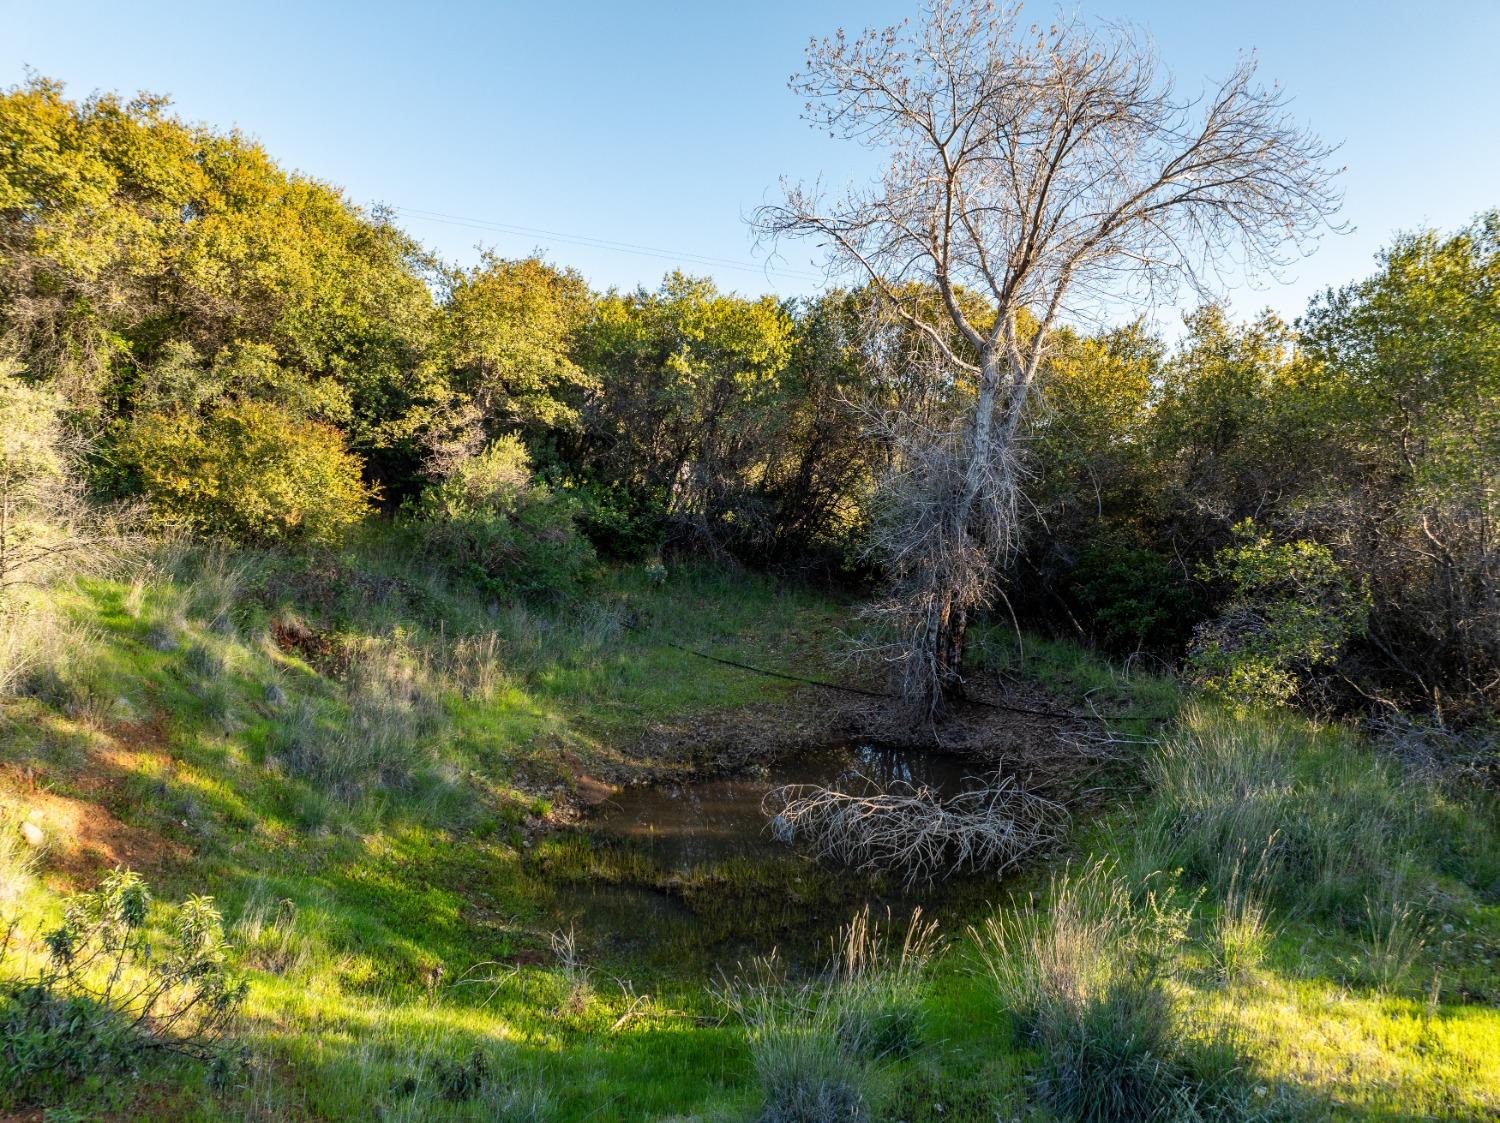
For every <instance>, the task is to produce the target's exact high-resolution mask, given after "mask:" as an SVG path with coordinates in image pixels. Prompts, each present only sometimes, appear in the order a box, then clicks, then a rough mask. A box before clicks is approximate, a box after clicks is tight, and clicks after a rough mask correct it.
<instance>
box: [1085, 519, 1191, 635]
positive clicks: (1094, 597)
mask: <svg viewBox="0 0 1500 1123" xmlns="http://www.w3.org/2000/svg"><path fill="white" fill-rule="evenodd" d="M1071 583H1072V594H1073V600H1074V602H1075V603H1076V604H1077V606H1078V611H1079V616H1080V620H1081V622H1082V623H1083V625H1084V626H1085V627H1086V628H1087V629H1088V631H1089V634H1090V635H1091V636H1093V637H1094V638H1095V639H1096V640H1097V641H1098V642H1099V643H1100V644H1101V645H1102V646H1103V647H1104V648H1105V649H1106V650H1108V651H1112V652H1115V653H1118V654H1125V655H1128V654H1130V653H1131V652H1133V651H1137V650H1146V651H1153V652H1168V653H1172V654H1175V653H1176V652H1177V651H1179V650H1181V648H1182V645H1183V642H1184V641H1185V640H1186V639H1187V636H1188V633H1189V631H1190V630H1191V622H1192V620H1193V619H1194V618H1195V617H1196V616H1197V615H1198V605H1197V603H1196V597H1195V596H1194V590H1193V589H1192V587H1191V586H1190V585H1189V584H1188V583H1187V582H1186V581H1184V580H1183V579H1182V573H1181V571H1180V569H1178V568H1175V567H1174V566H1173V565H1172V563H1171V562H1170V561H1168V560H1167V559H1166V558H1164V557H1162V556H1161V555H1160V554H1158V553H1156V552H1154V551H1152V550H1145V549H1141V548H1139V547H1133V546H1130V545H1128V544H1125V543H1121V542H1119V541H1118V540H1113V539H1105V540H1104V541H1101V542H1097V543H1095V544H1093V545H1091V546H1089V547H1088V548H1087V549H1086V550H1085V551H1084V552H1083V553H1082V555H1080V557H1079V559H1078V564H1077V566H1076V567H1075V568H1074V570H1073V573H1072V576H1071Z"/></svg>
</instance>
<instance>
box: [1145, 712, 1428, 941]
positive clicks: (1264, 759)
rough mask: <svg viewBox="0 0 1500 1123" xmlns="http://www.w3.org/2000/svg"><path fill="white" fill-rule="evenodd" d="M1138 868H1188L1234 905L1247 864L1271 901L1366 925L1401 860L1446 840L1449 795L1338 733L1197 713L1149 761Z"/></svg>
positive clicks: (1289, 721)
mask: <svg viewBox="0 0 1500 1123" xmlns="http://www.w3.org/2000/svg"><path fill="white" fill-rule="evenodd" d="M1146 778H1147V780H1148V782H1149V784H1150V786H1151V788H1152V790H1153V795H1152V799H1151V802H1150V804H1149V805H1148V810H1147V814H1146V816H1145V817H1146V819H1147V821H1146V823H1145V824H1144V825H1143V828H1142V830H1141V831H1140V835H1139V837H1140V838H1142V839H1146V840H1149V842H1148V845H1149V847H1150V849H1151V851H1152V852H1151V853H1148V854H1141V855H1137V856H1136V861H1137V863H1138V864H1143V865H1155V866H1156V867H1158V868H1169V869H1170V868H1179V867H1180V868H1182V869H1183V870H1184V871H1185V872H1186V873H1187V874H1188V875H1189V876H1190V877H1192V878H1194V879H1197V880H1199V881H1201V882H1202V883H1204V884H1206V885H1207V886H1209V887H1210V888H1211V889H1212V890H1213V892H1214V894H1215V896H1216V897H1218V898H1220V899H1227V898H1228V897H1230V896H1232V895H1233V893H1234V892H1236V891H1237V883H1238V880H1239V877H1240V872H1239V871H1240V867H1241V864H1242V862H1243V861H1244V860H1245V858H1246V856H1254V855H1262V857H1261V859H1260V872H1259V876H1258V878H1257V880H1258V882H1259V884H1260V885H1261V886H1262V887H1263V889H1264V892H1265V895H1266V897H1267V899H1268V901H1269V902H1270V903H1274V904H1275V905H1277V906H1279V907H1281V908H1283V909H1286V910H1287V911H1289V912H1292V913H1296V914H1308V915H1325V916H1333V917H1335V918H1337V919H1341V920H1343V921H1344V922H1346V923H1348V924H1350V925H1356V924H1357V923H1358V922H1359V920H1360V919H1361V918H1362V915H1363V902H1364V900H1365V898H1366V897H1368V896H1370V895H1371V894H1372V893H1374V892H1376V891H1377V890H1378V889H1379V887H1380V885H1381V884H1382V883H1383V882H1384V880H1385V879H1386V877H1387V876H1388V874H1389V872H1390V870H1391V869H1392V868H1393V865H1394V864H1397V863H1398V862H1399V860H1400V859H1399V858H1398V854H1399V853H1401V852H1403V851H1404V849H1405V848H1406V847H1408V846H1410V845H1412V844H1413V842H1414V841H1419V840H1422V839H1424V838H1426V839H1428V840H1430V841H1432V842H1436V841H1437V838H1438V836H1439V835H1440V834H1441V833H1442V832H1441V831H1440V830H1439V829H1438V823H1439V822H1441V821H1443V819H1444V816H1445V815H1446V811H1445V809H1444V808H1443V807H1442V799H1441V797H1440V795H1439V794H1438V793H1437V792H1436V791H1435V790H1434V789H1433V788H1432V787H1431V786H1430V785H1427V784H1424V783H1422V782H1421V781H1418V780H1412V779H1403V777H1402V776H1401V774H1400V772H1399V770H1398V769H1397V768H1396V766H1395V765H1394V764H1393V763H1391V762H1389V761H1385V760H1382V759H1380V758H1378V757H1376V756H1375V755H1374V754H1373V753H1372V752H1370V750H1369V749H1368V748H1367V747H1366V746H1364V745H1362V744H1360V743H1358V742H1357V741H1356V739H1355V738H1354V737H1352V736H1351V735H1347V734H1345V733H1343V732H1342V731H1339V730H1318V729H1315V728H1312V727H1310V726H1308V725H1307V724H1306V723H1305V722H1302V721H1299V720H1296V719H1294V718H1291V717H1283V716H1250V715H1243V716H1242V715H1231V714H1227V713H1224V712H1222V711H1219V710H1216V709H1214V708H1213V707H1211V706H1207V705H1199V706H1194V707H1189V708H1188V710H1187V712H1186V713H1185V716H1184V719H1183V721H1182V723H1181V725H1180V726H1179V728H1178V731H1177V732H1176V733H1175V734H1174V735H1172V736H1171V737H1169V738H1167V739H1166V740H1165V741H1164V742H1163V743H1162V745H1161V746H1160V747H1159V749H1158V750H1157V751H1156V753H1155V754H1154V755H1153V756H1152V757H1151V758H1150V759H1149V760H1148V762H1147V765H1146Z"/></svg>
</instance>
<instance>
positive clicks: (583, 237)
mask: <svg viewBox="0 0 1500 1123" xmlns="http://www.w3.org/2000/svg"><path fill="white" fill-rule="evenodd" d="M391 209H392V210H394V211H395V212H396V213H397V214H401V215H406V216H407V217H409V218H415V219H419V220H421V221H424V222H440V223H442V224H444V225H445V226H460V227H466V228H468V229H471V230H488V231H495V232H496V233H501V234H511V235H515V236H518V237H528V238H534V237H541V238H547V239H549V240H551V241H555V242H562V243H565V244H567V245H573V246H583V247H586V248H588V249H599V250H609V251H611V252H614V253H627V254H634V255H636V256H638V257H654V258H658V259H660V260H663V261H676V262H682V263H686V264H692V265H706V266H711V267H713V268H718V269H738V270H742V271H744V272H747V273H759V274H761V275H762V276H776V277H788V278H795V279H797V280H805V281H821V280H824V277H823V275H822V274H820V273H812V272H808V271H806V270H799V269H777V268H775V267H773V266H772V265H771V263H770V262H769V261H767V262H766V263H764V264H763V265H756V264H754V263H753V262H748V261H737V260H735V259H734V258H728V257H714V256H712V255H710V254H701V253H692V252H689V251H686V250H670V249H663V248H662V247H660V246H643V245H639V244H637V243H635V242H619V241H615V240H614V239H611V238H597V237H594V236H593V235H590V234H570V233H567V232H565V231H560V230H546V229H542V228H540V227H535V226H520V225H517V224H515V223H509V222H493V221H490V220H487V219H481V218H469V217H467V216H464V215H456V214H446V213H444V212H442V211H429V210H423V209H421V208H419V207H392V208H391Z"/></svg>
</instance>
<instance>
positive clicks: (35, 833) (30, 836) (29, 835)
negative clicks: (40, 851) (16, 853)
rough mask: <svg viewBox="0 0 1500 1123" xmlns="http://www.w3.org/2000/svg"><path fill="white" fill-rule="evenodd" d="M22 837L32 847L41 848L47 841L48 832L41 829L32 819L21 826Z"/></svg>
mask: <svg viewBox="0 0 1500 1123" xmlns="http://www.w3.org/2000/svg"><path fill="white" fill-rule="evenodd" d="M21 835H22V837H24V838H25V839H26V841H27V843H29V844H30V845H32V846H40V845H41V844H42V843H44V842H46V841H47V832H46V831H44V830H42V828H41V827H39V826H37V825H36V824H35V823H33V822H32V821H31V820H30V819H27V820H26V822H24V823H22V824H21Z"/></svg>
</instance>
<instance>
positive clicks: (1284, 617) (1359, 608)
mask: <svg viewBox="0 0 1500 1123" xmlns="http://www.w3.org/2000/svg"><path fill="white" fill-rule="evenodd" d="M1234 533H1235V542H1234V544H1233V545H1230V546H1226V547H1224V548H1223V549H1222V550H1220V551H1219V552H1218V553H1217V554H1215V555H1214V560H1213V562H1212V564H1211V565H1208V566H1205V567H1204V570H1203V574H1202V575H1203V577H1204V578H1205V579H1211V580H1219V581H1222V582H1224V583H1225V584H1226V585H1228V587H1229V590H1230V595H1229V599H1228V600H1227V601H1226V602H1225V603H1224V605H1223V606H1222V607H1221V608H1220V610H1219V614H1218V615H1217V616H1216V617H1215V618H1214V619H1213V620H1211V621H1209V622H1207V623H1205V624H1202V625H1200V626H1199V627H1198V629H1197V631H1196V633H1195V635H1194V638H1193V647H1192V650H1191V651H1190V652H1189V655H1188V667H1189V671H1190V673H1191V675H1192V677H1193V679H1194V680H1195V681H1196V682H1197V683H1198V684H1199V685H1200V686H1202V687H1203V689H1205V690H1207V691H1209V692H1210V693H1213V694H1217V695H1220V696H1222V697H1224V698H1228V699H1231V700H1233V701H1235V702H1238V703H1241V704H1246V705H1249V704H1255V703H1270V704H1273V705H1275V704H1284V703H1286V702H1289V701H1291V699H1292V698H1293V697H1294V696H1295V695H1296V693H1297V689H1298V684H1299V675H1302V674H1305V673H1306V672H1308V671H1310V670H1312V669H1313V668H1315V667H1319V666H1322V665H1325V664H1328V663H1331V662H1333V661H1334V660H1335V659H1336V658H1337V657H1338V654H1339V652H1340V650H1341V649H1342V648H1343V647H1344V645H1345V644H1346V643H1348V642H1349V640H1350V639H1351V638H1353V637H1354V636H1357V635H1359V634H1360V632H1362V631H1363V630H1364V627H1365V623H1366V618H1367V613H1368V611H1369V593H1368V591H1367V590H1366V589H1364V588H1363V587H1361V586H1360V585H1358V584H1357V583H1356V582H1354V581H1351V580H1350V579H1349V577H1348V576H1347V575H1346V574H1345V573H1344V570H1343V568H1342V567H1341V566H1340V565H1339V564H1338V562H1337V561H1335V560H1334V557H1333V553H1332V551H1330V550H1329V549H1328V548H1327V547H1326V546H1323V545H1320V544H1319V543H1317V542H1310V541H1307V540H1306V539H1300V540H1298V541H1295V542H1286V543H1281V544H1273V543H1272V541H1271V538H1270V536H1269V535H1268V534H1265V533H1263V532H1261V531H1260V530H1259V529H1257V527H1256V526H1255V524H1254V523H1252V522H1249V521H1248V520H1247V521H1245V522H1242V523H1240V524H1238V525H1237V526H1236V527H1235V528H1234Z"/></svg>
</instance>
